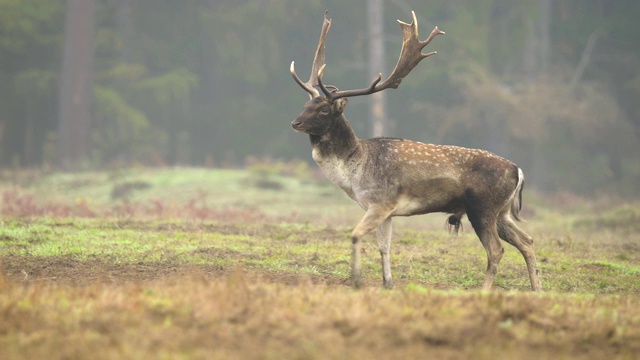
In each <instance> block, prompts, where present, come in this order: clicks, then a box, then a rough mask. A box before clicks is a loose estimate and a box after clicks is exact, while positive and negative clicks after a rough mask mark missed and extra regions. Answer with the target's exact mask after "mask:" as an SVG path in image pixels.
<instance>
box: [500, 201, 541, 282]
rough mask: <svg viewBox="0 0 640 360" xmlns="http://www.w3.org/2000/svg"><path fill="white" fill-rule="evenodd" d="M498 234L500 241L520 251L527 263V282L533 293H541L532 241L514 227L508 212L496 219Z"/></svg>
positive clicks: (514, 224) (516, 226)
mask: <svg viewBox="0 0 640 360" xmlns="http://www.w3.org/2000/svg"><path fill="white" fill-rule="evenodd" d="M498 234H499V236H500V238H501V239H503V240H504V241H506V242H508V243H509V244H511V245H513V246H515V247H516V249H518V250H519V251H520V253H521V254H522V256H523V257H524V261H525V262H526V263H527V270H528V271H529V280H530V281H531V289H532V290H533V291H541V290H542V283H541V282H540V273H539V271H538V267H537V265H536V255H535V252H534V250H533V239H532V238H531V236H529V235H528V234H527V233H525V232H524V231H523V230H522V229H520V228H519V227H518V225H516V223H515V222H514V221H513V219H512V218H511V215H510V213H509V212H504V213H503V214H501V216H500V218H499V219H498Z"/></svg>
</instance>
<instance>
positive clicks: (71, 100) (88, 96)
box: [57, 0, 95, 169]
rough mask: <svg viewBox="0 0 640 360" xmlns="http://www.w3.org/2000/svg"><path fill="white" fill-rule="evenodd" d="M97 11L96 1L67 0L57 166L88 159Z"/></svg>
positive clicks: (71, 164) (69, 165)
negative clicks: (95, 15) (95, 13)
mask: <svg viewBox="0 0 640 360" xmlns="http://www.w3.org/2000/svg"><path fill="white" fill-rule="evenodd" d="M94 11H95V0H67V18H66V24H65V41H64V54H63V59H62V71H61V73H60V112H59V119H58V147H57V151H58V154H57V155H58V165H59V166H61V167H62V168H66V169H69V168H73V167H76V166H77V165H79V164H80V162H81V161H83V160H86V159H88V157H89V136H90V125H91V101H92V99H93V60H94V42H95V41H94Z"/></svg>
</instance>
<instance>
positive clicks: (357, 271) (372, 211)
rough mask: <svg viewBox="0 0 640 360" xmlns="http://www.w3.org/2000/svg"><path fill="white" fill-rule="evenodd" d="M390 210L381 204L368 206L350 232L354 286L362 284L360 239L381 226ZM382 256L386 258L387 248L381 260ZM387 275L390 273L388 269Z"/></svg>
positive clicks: (357, 286)
mask: <svg viewBox="0 0 640 360" xmlns="http://www.w3.org/2000/svg"><path fill="white" fill-rule="evenodd" d="M392 211H393V209H388V208H384V207H381V206H376V205H372V206H370V207H369V209H367V212H366V214H364V217H363V218H362V220H360V222H359V223H358V225H357V226H356V228H355V229H354V230H353V232H352V233H351V279H352V281H353V286H354V287H355V288H359V287H361V286H362V265H361V264H360V252H361V247H362V241H361V239H362V238H363V237H364V236H365V235H367V234H368V233H370V232H371V231H372V230H373V229H375V228H377V227H379V226H382V224H383V223H384V222H385V221H386V220H387V219H388V218H389V215H391V212H392ZM390 230H391V222H389V232H390ZM384 258H386V259H387V260H388V250H387V256H386V257H383V262H384ZM383 266H384V265H383ZM389 275H391V271H390V270H389ZM385 276H386V275H385ZM389 279H390V278H389Z"/></svg>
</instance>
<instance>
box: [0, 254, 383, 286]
mask: <svg viewBox="0 0 640 360" xmlns="http://www.w3.org/2000/svg"><path fill="white" fill-rule="evenodd" d="M197 251H201V252H202V251H204V252H209V253H210V252H211V251H217V250H216V249H199V250H197ZM215 255H216V256H218V255H220V254H219V251H218V252H217V253H216V254H215ZM234 271H237V268H222V267H217V266H200V265H185V264H182V263H177V262H176V263H162V264H154V263H139V264H114V263H108V262H105V261H102V260H98V259H90V260H79V259H74V258H73V257H70V256H63V257H55V256H54V257H49V256H47V257H31V256H30V257H25V256H5V257H2V258H0V274H2V273H4V276H5V277H6V278H7V280H9V281H11V282H14V283H23V284H44V283H55V284H61V285H72V286H87V285H92V284H95V283H101V284H124V283H133V282H151V281H164V280H175V279H179V278H183V279H184V278H192V279H197V278H206V279H208V280H214V279H216V278H225V277H227V276H229V275H230V274H232V273H233V272H234ZM243 272H244V270H243ZM245 274H246V276H247V277H250V278H253V279H260V280H261V281H266V282H269V283H275V284H285V285H294V286H295V285H300V284H303V283H309V284H325V285H337V286H350V281H349V279H345V278H340V277H336V276H310V275H299V274H291V273H279V272H257V271H246V272H245ZM365 285H367V286H378V285H379V284H378V281H377V280H375V281H374V280H371V281H369V282H368V283H367V284H365Z"/></svg>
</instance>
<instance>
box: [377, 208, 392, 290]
mask: <svg viewBox="0 0 640 360" xmlns="http://www.w3.org/2000/svg"><path fill="white" fill-rule="evenodd" d="M391 229H392V227H391V218H390V217H388V218H386V219H385V220H384V221H383V222H382V224H380V225H378V230H377V236H378V244H379V246H380V258H381V260H382V285H383V286H384V287H385V288H386V289H393V279H392V278H391V259H390V258H389V256H390V254H389V250H390V248H391V232H392V231H391Z"/></svg>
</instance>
